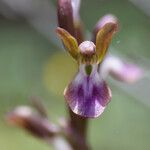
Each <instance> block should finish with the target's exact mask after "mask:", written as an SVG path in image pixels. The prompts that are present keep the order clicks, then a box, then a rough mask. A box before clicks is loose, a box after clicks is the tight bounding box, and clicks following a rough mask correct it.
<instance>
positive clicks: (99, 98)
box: [65, 77, 111, 118]
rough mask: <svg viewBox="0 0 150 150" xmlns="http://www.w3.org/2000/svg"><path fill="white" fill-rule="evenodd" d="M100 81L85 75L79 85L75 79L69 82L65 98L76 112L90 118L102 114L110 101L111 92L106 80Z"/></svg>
mask: <svg viewBox="0 0 150 150" xmlns="http://www.w3.org/2000/svg"><path fill="white" fill-rule="evenodd" d="M98 82H99V84H97V83H96V82H95V81H94V80H93V79H92V78H91V77H84V80H82V81H81V83H79V84H78V85H76V84H75V82H74V81H73V82H71V83H70V84H69V86H68V87H67V90H66V91H65V99H66V100H67V102H68V104H69V106H70V107H71V109H72V111H73V112H74V113H76V114H78V115H80V116H83V117H89V118H95V117H98V116H99V115H101V113H102V112H103V111H104V109H105V107H106V105H107V104H108V103H109V101H110V98H111V92H110V89H109V88H108V87H107V85H106V83H105V82H104V81H98Z"/></svg>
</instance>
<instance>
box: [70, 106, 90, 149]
mask: <svg viewBox="0 0 150 150" xmlns="http://www.w3.org/2000/svg"><path fill="white" fill-rule="evenodd" d="M69 115H70V118H69V129H70V136H69V137H70V138H71V140H70V144H71V145H72V148H73V150H89V149H90V148H89V146H88V142H87V125H88V119H87V118H83V117H81V116H79V115H76V114H75V113H73V112H72V110H71V109H70V108H69Z"/></svg>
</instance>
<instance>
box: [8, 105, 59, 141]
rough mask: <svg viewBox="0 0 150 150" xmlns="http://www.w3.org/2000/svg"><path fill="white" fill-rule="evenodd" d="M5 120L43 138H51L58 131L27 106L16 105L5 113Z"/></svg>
mask: <svg viewBox="0 0 150 150" xmlns="http://www.w3.org/2000/svg"><path fill="white" fill-rule="evenodd" d="M6 120H7V122H8V123H9V124H11V125H15V126H18V127H21V128H23V129H25V130H26V131H28V132H30V133H31V134H32V135H34V136H36V137H39V138H41V139H43V140H46V139H47V138H52V137H53V136H54V135H56V134H57V133H58V128H57V127H56V126H55V125H53V124H52V123H51V122H49V121H48V119H47V118H44V117H43V116H42V115H40V114H39V113H38V112H34V111H33V110H32V109H31V108H30V107H28V106H19V107H16V108H15V109H14V110H13V111H11V112H9V113H8V114H7V115H6Z"/></svg>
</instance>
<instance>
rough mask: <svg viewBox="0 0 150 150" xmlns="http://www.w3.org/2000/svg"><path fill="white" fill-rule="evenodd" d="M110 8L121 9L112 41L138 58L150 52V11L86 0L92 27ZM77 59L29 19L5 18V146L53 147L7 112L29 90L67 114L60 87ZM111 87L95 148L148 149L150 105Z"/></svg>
mask: <svg viewBox="0 0 150 150" xmlns="http://www.w3.org/2000/svg"><path fill="white" fill-rule="evenodd" d="M106 13H113V14H114V15H116V16H117V17H118V18H119V20H120V24H121V27H120V32H119V33H118V34H117V36H116V37H115V38H114V40H113V43H112V45H113V47H114V48H116V50H117V51H119V52H121V53H122V54H125V55H127V56H128V57H130V58H133V59H134V60H135V59H137V60H138V56H139V55H140V56H143V57H145V58H149V56H150V52H149V47H150V42H149V39H150V28H149V27H150V19H149V17H148V16H145V15H144V14H143V13H142V12H141V11H140V10H138V9H137V8H136V7H135V6H133V5H132V4H131V3H129V2H128V1H125V0H123V1H119V0H113V1H108V0H106V1H105V0H94V1H89V0H85V1H83V3H82V7H81V16H82V18H83V21H84V22H85V27H86V28H87V29H89V30H90V31H91V30H92V28H93V26H94V24H95V23H96V22H97V20H98V19H99V17H101V16H103V15H104V14H106ZM54 38H55V37H54ZM118 41H119V42H118ZM139 61H140V60H139ZM72 64H74V63H73V60H71V59H70V58H69V57H68V55H67V54H64V53H63V51H62V50H58V48H57V47H55V46H54V45H53V44H52V43H51V42H50V41H48V40H47V39H46V38H44V37H42V36H41V35H40V34H39V33H37V32H36V31H35V30H34V29H32V28H31V27H30V26H29V25H28V24H27V23H26V22H24V21H12V20H6V19H4V18H2V17H1V18H0V118H1V119H0V133H1V134H0V147H1V149H2V150H8V149H11V150H19V149H21V150H27V149H31V148H33V149H36V150H40V149H43V150H48V149H49V147H48V146H47V145H46V144H45V143H42V142H41V141H39V140H37V139H34V138H33V137H31V136H29V135H28V134H24V133H23V132H22V131H21V130H20V129H16V128H12V127H9V126H8V125H6V123H5V122H4V114H5V112H7V111H9V110H10V109H11V108H13V107H14V106H16V105H23V104H29V100H28V99H29V96H31V95H37V96H39V97H41V99H42V100H43V101H44V103H46V105H47V108H48V111H49V115H50V118H51V119H52V120H54V121H56V120H57V119H58V117H61V116H65V103H64V100H63V97H62V96H61V93H62V92H63V89H64V88H65V87H64V86H65V85H66V83H68V82H69V80H70V79H71V78H72V74H73V73H74V69H75V65H73V66H72ZM110 87H111V89H112V93H113V98H112V101H111V103H110V104H109V106H108V108H107V109H106V111H105V112H104V114H103V115H102V116H101V117H99V118H98V119H94V120H91V122H90V127H89V130H90V136H89V137H90V139H89V140H90V143H91V144H92V147H93V149H95V150H97V149H103V150H116V149H122V150H141V149H144V150H149V147H150V142H149V139H150V130H149V126H150V119H149V115H150V109H149V108H148V107H146V106H145V105H143V104H142V103H140V102H138V101H136V100H135V99H134V98H133V97H132V96H131V95H127V94H126V93H123V92H122V91H121V90H120V89H119V88H116V87H115V86H114V85H110Z"/></svg>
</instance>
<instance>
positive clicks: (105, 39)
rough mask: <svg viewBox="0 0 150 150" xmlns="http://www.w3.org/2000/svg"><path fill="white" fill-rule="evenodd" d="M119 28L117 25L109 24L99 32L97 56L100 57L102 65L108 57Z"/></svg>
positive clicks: (99, 61) (99, 60)
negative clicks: (105, 57) (108, 51)
mask: <svg viewBox="0 0 150 150" xmlns="http://www.w3.org/2000/svg"><path fill="white" fill-rule="evenodd" d="M117 28H118V24H117V23H113V22H109V23H106V24H105V25H104V26H103V27H102V28H101V29H100V30H99V31H98V33H97V36H96V54H97V57H98V63H101V62H102V60H103V58H104V56H105V55H106V52H107V49H108V46H109V44H110V42H111V39H112V36H113V34H114V33H115V32H116V31H117Z"/></svg>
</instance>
